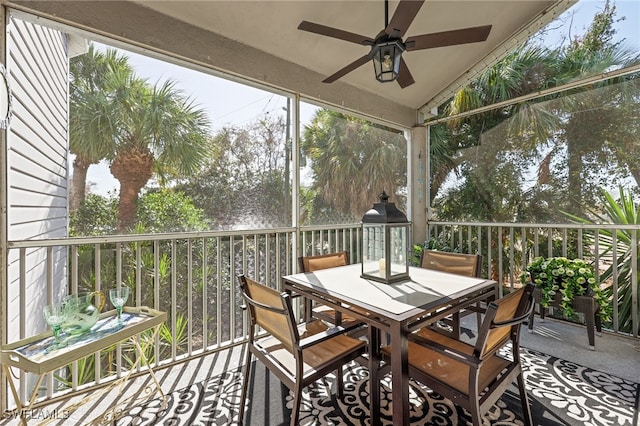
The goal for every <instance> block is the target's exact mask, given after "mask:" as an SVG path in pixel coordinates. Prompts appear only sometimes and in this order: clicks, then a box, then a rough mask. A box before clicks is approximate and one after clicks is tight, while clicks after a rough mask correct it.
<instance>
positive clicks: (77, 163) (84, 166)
mask: <svg viewBox="0 0 640 426" xmlns="http://www.w3.org/2000/svg"><path fill="white" fill-rule="evenodd" d="M91 164H92V163H90V162H86V161H83V160H82V158H80V157H78V156H76V158H75V160H73V176H72V177H71V192H70V194H69V211H70V212H72V213H73V212H75V211H76V210H78V208H79V207H80V204H82V202H83V201H84V198H85V196H86V189H87V171H88V170H89V166H91Z"/></svg>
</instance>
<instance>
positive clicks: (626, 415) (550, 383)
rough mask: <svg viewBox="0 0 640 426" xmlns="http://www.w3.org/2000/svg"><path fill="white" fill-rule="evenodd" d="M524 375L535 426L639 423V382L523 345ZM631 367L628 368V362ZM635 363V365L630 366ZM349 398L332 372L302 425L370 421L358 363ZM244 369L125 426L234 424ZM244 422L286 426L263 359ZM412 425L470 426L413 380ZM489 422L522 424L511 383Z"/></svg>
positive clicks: (149, 409)
mask: <svg viewBox="0 0 640 426" xmlns="http://www.w3.org/2000/svg"><path fill="white" fill-rule="evenodd" d="M521 354H522V361H523V365H524V366H525V380H526V383H527V390H528V394H529V402H530V405H531V410H532V413H533V420H534V424H536V425H544V426H547V425H549V426H553V425H563V426H564V425H571V426H573V425H580V426H582V425H588V426H595V425H630V426H635V425H636V422H637V421H638V414H637V407H638V391H639V386H640V385H638V384H637V383H633V382H630V381H627V380H623V379H620V378H617V377H614V376H611V375H609V374H606V373H602V372H599V371H595V370H592V369H589V368H585V367H582V366H580V365H578V364H575V363H572V362H569V361H566V360H562V359H559V358H555V357H552V356H549V355H546V354H544V353H540V352H536V351H532V350H529V349H525V348H523V349H522V351H521ZM630 367H631V366H630ZM631 368H635V367H631ZM344 373H345V381H344V382H345V384H344V386H345V387H344V398H343V399H342V400H338V399H337V398H336V396H335V392H334V380H333V377H332V376H328V377H327V378H325V379H324V380H320V381H318V382H316V383H315V384H314V385H313V386H310V387H308V388H306V389H305V391H304V395H303V404H302V410H301V413H300V424H301V425H369V424H370V419H369V409H368V400H369V390H368V388H369V386H368V375H369V373H368V370H367V369H366V368H364V367H361V366H360V365H358V364H356V363H352V364H350V365H349V366H348V368H345V369H344ZM390 379H391V378H390V377H389V376H387V377H385V378H384V379H383V386H382V389H381V394H382V402H381V404H382V406H381V412H382V424H383V425H392V424H393V421H392V419H391V414H390V413H391V402H390V397H391V395H390V381H391V380H390ZM241 380H242V374H241V372H240V371H237V370H233V371H228V372H226V373H225V374H223V375H221V376H217V377H214V378H211V379H209V380H206V381H203V382H200V383H197V384H194V385H192V386H190V387H188V388H185V389H182V390H180V391H177V392H174V393H173V394H171V395H168V400H169V407H168V408H167V409H166V410H163V411H160V403H159V401H158V400H154V401H151V402H150V403H148V404H146V405H144V406H141V407H135V408H133V409H132V410H131V411H130V412H129V413H127V414H126V415H125V416H123V417H122V418H120V419H119V420H118V421H117V424H118V425H119V426H121V425H155V424H157V425H185V426H187V425H188V426H190V425H229V424H237V413H238V407H239V404H240V387H241ZM250 380H251V382H250V385H249V386H250V388H249V395H251V396H252V400H251V401H250V402H249V406H248V408H247V418H246V421H245V424H246V425H261V426H262V425H288V424H289V419H290V409H291V406H292V394H290V393H289V390H288V389H287V388H286V387H285V386H284V385H282V384H281V383H280V382H279V380H278V379H277V377H276V376H274V375H272V374H270V373H269V372H268V371H267V370H266V369H265V368H264V366H263V365H262V364H260V363H259V362H258V363H257V367H256V368H252V377H251V378H250ZM410 393H411V394H410V402H411V422H412V424H414V425H466V424H470V423H468V422H470V417H469V415H468V413H467V412H466V411H465V410H463V409H461V408H460V407H458V406H456V405H454V404H453V403H452V402H451V401H448V400H446V399H444V398H442V397H440V396H439V395H438V394H436V393H434V392H432V391H431V390H430V389H428V388H426V387H424V386H422V385H420V384H418V383H416V382H413V381H412V382H411V386H410ZM484 425H500V426H508V425H522V420H521V410H520V401H519V394H518V391H517V388H516V387H515V385H514V386H512V388H510V389H509V390H508V391H507V392H506V393H505V394H504V395H503V397H502V398H501V399H500V400H499V401H498V402H497V403H496V405H494V407H492V409H491V410H490V412H489V413H487V414H486V415H485V417H484Z"/></svg>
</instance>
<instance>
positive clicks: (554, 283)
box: [520, 257, 611, 321]
mask: <svg viewBox="0 0 640 426" xmlns="http://www.w3.org/2000/svg"><path fill="white" fill-rule="evenodd" d="M529 281H531V282H533V283H534V284H535V286H536V287H537V288H539V289H540V294H541V296H540V305H542V306H543V307H545V308H546V307H548V306H549V305H550V304H551V303H552V302H553V301H554V300H555V298H556V295H557V294H558V293H559V294H560V296H561V297H560V307H561V308H562V309H563V310H564V312H565V313H566V315H567V316H568V317H570V318H573V317H575V311H574V309H573V306H572V304H573V300H574V298H575V297H576V296H592V297H593V298H594V299H595V300H596V302H597V303H598V304H599V305H600V317H601V318H602V320H603V321H610V317H611V307H610V304H609V301H608V299H607V297H606V295H605V294H604V293H603V291H602V290H601V289H600V285H599V283H598V279H597V278H596V275H595V273H594V270H593V266H592V265H589V264H588V263H587V262H585V261H584V260H582V259H567V258H566V257H547V258H544V257H536V258H535V259H533V261H532V262H531V263H530V264H529V265H528V266H527V268H526V270H525V272H523V273H522V274H521V275H520V282H521V283H522V284H526V283H527V282H529Z"/></svg>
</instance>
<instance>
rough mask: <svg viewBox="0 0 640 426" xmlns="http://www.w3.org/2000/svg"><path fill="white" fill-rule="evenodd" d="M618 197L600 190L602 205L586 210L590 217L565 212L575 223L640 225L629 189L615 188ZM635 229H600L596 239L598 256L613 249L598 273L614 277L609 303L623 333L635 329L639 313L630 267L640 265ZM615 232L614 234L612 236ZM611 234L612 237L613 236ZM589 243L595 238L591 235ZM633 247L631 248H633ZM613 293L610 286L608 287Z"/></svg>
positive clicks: (639, 209) (639, 281) (639, 285)
mask: <svg viewBox="0 0 640 426" xmlns="http://www.w3.org/2000/svg"><path fill="white" fill-rule="evenodd" d="M618 193H619V197H618V198H617V199H616V198H615V197H614V196H613V194H610V193H609V192H608V191H606V190H604V189H603V190H602V195H601V201H602V208H601V209H600V210H598V211H596V210H595V209H592V210H590V211H589V212H590V213H591V217H594V218H595V220H593V219H592V218H581V217H578V216H573V215H568V216H569V217H570V218H571V219H573V221H574V222H576V223H581V224H588V225H593V224H597V223H615V224H620V225H639V224H640V204H638V203H636V202H635V200H634V197H633V191H632V190H631V189H626V188H624V187H622V186H619V187H618ZM635 232H636V231H635V230H634V229H632V228H623V229H606V228H605V229H600V230H599V234H598V238H599V243H600V247H601V248H602V249H601V250H602V251H601V253H600V256H601V257H602V256H611V255H612V254H613V253H614V251H615V256H616V257H615V258H616V259H617V261H616V262H615V263H613V264H611V265H610V266H609V267H608V268H607V270H606V271H604V272H603V273H602V276H601V277H600V279H601V280H602V281H603V282H606V281H607V280H610V281H613V280H614V277H615V278H616V279H617V284H618V291H617V294H616V297H615V299H613V303H617V305H618V327H619V329H620V331H624V332H627V333H634V332H637V331H638V329H636V330H635V331H634V328H633V316H634V311H635V312H636V313H638V314H640V307H639V306H638V305H637V304H634V296H633V293H634V291H636V292H637V291H638V289H640V276H638V277H637V278H636V279H634V275H633V268H634V267H636V268H638V267H639V266H640V261H639V259H638V257H637V256H634V255H633V253H634V250H636V251H637V250H638V247H639V244H638V241H637V238H636V237H635ZM614 234H615V235H614ZM614 237H615V238H614ZM591 238H592V239H591V242H590V243H591V244H593V241H595V237H594V236H593V235H591ZM634 246H635V247H634ZM608 291H609V293H610V294H612V295H613V292H612V290H611V289H609V290H608Z"/></svg>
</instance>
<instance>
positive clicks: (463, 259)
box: [420, 250, 482, 277]
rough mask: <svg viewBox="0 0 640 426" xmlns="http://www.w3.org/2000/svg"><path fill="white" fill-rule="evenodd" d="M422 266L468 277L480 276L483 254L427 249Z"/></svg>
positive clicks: (424, 252) (423, 253)
mask: <svg viewBox="0 0 640 426" xmlns="http://www.w3.org/2000/svg"><path fill="white" fill-rule="evenodd" d="M420 266H421V267H423V268H425V269H434V270H437V271H442V272H449V273H452V274H457V275H464V276H466V277H479V276H480V270H481V266H482V256H480V255H478V254H465V253H451V252H445V251H436V250H425V251H423V252H422V260H421V261H420Z"/></svg>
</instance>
